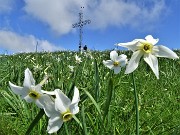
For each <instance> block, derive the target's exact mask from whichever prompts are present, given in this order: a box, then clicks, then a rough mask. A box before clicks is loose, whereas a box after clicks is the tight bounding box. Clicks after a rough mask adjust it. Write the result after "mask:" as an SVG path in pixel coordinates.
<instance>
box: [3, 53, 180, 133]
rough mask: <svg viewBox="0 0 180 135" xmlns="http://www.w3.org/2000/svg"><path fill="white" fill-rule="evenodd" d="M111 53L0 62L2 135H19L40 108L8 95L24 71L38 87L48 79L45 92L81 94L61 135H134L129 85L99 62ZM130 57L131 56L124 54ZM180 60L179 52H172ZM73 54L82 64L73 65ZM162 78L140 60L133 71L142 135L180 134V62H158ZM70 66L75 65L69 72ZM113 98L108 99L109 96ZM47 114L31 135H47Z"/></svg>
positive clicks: (43, 55)
mask: <svg viewBox="0 0 180 135" xmlns="http://www.w3.org/2000/svg"><path fill="white" fill-rule="evenodd" d="M109 52H110V51H103V52H99V51H94V52H91V55H92V56H93V57H94V58H95V59H96V60H94V59H91V58H90V57H86V56H84V54H80V53H77V52H54V53H28V54H16V55H11V56H6V55H2V56H1V57H0V63H1V64H0V135H1V134H2V135H4V134H6V135H16V134H17V135H23V134H25V132H26V130H27V129H28V127H29V126H30V124H31V122H32V121H33V120H34V118H35V117H36V115H37V114H38V112H39V111H40V110H39V108H37V107H36V106H35V104H29V103H26V102H25V101H24V100H21V99H20V97H18V96H16V95H15V94H13V93H12V92H11V91H10V88H9V85H8V81H11V82H12V83H14V84H16V85H20V86H22V84H23V80H24V71H25V69H26V68H27V67H28V68H29V69H30V70H31V71H32V73H33V76H34V78H35V80H36V84H38V83H39V82H41V81H42V80H43V78H44V76H45V75H46V74H48V75H50V78H49V80H48V83H47V84H45V85H44V86H43V89H44V90H48V91H52V90H54V89H56V88H59V89H61V90H63V92H64V93H66V94H67V95H70V96H72V94H71V92H70V93H69V91H70V89H71V88H72V86H73V85H74V84H75V86H77V88H78V89H79V90H80V95H81V101H80V104H79V106H80V112H79V113H78V114H77V115H76V118H77V120H79V121H80V123H78V122H77V121H76V120H74V119H72V120H71V121H68V122H66V123H64V124H63V126H62V127H61V129H60V130H59V131H58V133H57V134H61V135H66V134H67V135H84V134H85V135H86V134H87V135H121V134H122V135H133V134H135V133H136V121H135V120H136V119H135V116H136V114H135V105H134V102H135V100H134V93H133V81H132V76H131V74H129V75H125V74H124V70H125V69H122V71H121V72H120V73H119V74H117V75H115V74H113V72H112V71H110V70H109V69H108V68H106V67H105V66H104V65H103V63H102V61H103V60H108V59H109ZM120 53H125V54H126V55H127V56H128V58H130V56H131V54H132V53H131V52H128V51H124V52H119V54H120ZM176 53H177V54H178V56H180V51H176ZM75 54H78V56H80V57H81V58H82V61H83V62H82V63H80V64H76V63H75ZM158 62H159V72H160V79H159V80H157V79H156V77H155V75H154V74H153V72H152V71H151V69H149V67H148V66H147V64H146V63H145V62H144V61H143V60H141V62H140V65H139V67H138V68H137V69H136V70H135V71H134V79H135V83H136V87H137V92H138V99H139V116H140V123H139V124H140V134H142V135H178V134H180V130H179V129H180V60H170V59H165V58H158ZM68 65H72V66H75V72H74V73H72V72H71V71H70V69H69V68H68ZM111 89H112V91H111ZM110 95H112V96H110ZM47 120H48V118H47V117H45V115H44V116H43V117H42V119H41V120H40V121H39V122H38V124H37V125H36V126H35V127H34V128H33V130H32V131H31V134H32V135H37V134H42V135H45V134H47V133H46V126H47Z"/></svg>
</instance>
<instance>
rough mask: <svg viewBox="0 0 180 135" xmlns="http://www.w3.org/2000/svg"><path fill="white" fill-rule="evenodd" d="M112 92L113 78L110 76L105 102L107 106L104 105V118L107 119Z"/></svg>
mask: <svg viewBox="0 0 180 135" xmlns="http://www.w3.org/2000/svg"><path fill="white" fill-rule="evenodd" d="M112 92H113V80H112V78H110V80H109V83H108V92H107V97H106V102H105V106H104V116H103V119H105V117H106V116H107V114H108V111H109V106H110V103H111V98H112Z"/></svg>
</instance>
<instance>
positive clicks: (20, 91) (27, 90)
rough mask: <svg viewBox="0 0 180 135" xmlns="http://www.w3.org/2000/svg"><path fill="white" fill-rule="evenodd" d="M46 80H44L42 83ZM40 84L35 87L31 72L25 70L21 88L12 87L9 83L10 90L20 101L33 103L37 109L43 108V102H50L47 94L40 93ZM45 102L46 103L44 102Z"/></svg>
mask: <svg viewBox="0 0 180 135" xmlns="http://www.w3.org/2000/svg"><path fill="white" fill-rule="evenodd" d="M46 80H47V78H45V79H44V80H43V81H42V83H44V82H45V81H46ZM42 83H40V84H37V85H35V80H34V78H33V76H32V73H31V71H30V70H29V69H28V68H27V69H26V70H25V78H24V83H23V87H21V86H17V85H14V84H13V83H11V82H9V85H10V87H11V90H12V91H13V92H14V93H15V94H17V95H20V96H21V98H22V99H25V100H26V101H27V102H29V103H30V102H35V104H36V105H37V106H38V107H39V108H44V104H45V102H47V101H49V100H50V97H49V96H48V95H47V94H43V93H42V91H41V86H42ZM46 100H47V101H46Z"/></svg>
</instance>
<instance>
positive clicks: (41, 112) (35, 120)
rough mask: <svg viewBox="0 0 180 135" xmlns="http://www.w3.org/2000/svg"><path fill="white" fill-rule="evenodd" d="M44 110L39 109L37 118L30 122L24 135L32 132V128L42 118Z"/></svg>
mask: <svg viewBox="0 0 180 135" xmlns="http://www.w3.org/2000/svg"><path fill="white" fill-rule="evenodd" d="M44 114H45V113H44V110H43V109H41V110H40V111H39V113H38V114H37V116H36V117H35V119H34V120H33V121H32V123H31V125H30V126H29V128H28V129H27V131H26V134H25V135H29V134H30V132H31V131H32V130H33V128H34V126H35V125H36V124H37V123H38V121H39V120H40V119H41V118H42V116H43V115H44Z"/></svg>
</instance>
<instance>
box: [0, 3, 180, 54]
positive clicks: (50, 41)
mask: <svg viewBox="0 0 180 135" xmlns="http://www.w3.org/2000/svg"><path fill="white" fill-rule="evenodd" d="M82 6H83V7H84V9H83V13H84V14H83V17H84V20H87V19H90V20H91V23H90V24H88V25H85V26H84V27H83V41H82V43H83V44H84V45H85V44H86V45H87V46H88V48H89V49H92V50H107V49H114V48H115V47H116V46H115V45H114V44H116V43H120V42H129V41H132V40H133V39H136V38H142V39H143V38H145V36H146V35H149V34H150V35H152V36H153V37H154V38H159V42H158V44H157V45H165V46H167V47H169V48H170V49H179V48H180V14H179V13H178V12H179V11H178V10H179V9H178V8H179V7H180V1H179V0H53V1H52V0H0V53H7V52H8V53H17V52H34V51H35V48H36V44H37V42H38V51H56V50H62V49H63V50H78V44H79V29H78V28H72V24H74V23H76V22H78V20H79V16H78V13H79V12H80V10H81V8H80V7H82ZM119 49H122V48H119Z"/></svg>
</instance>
